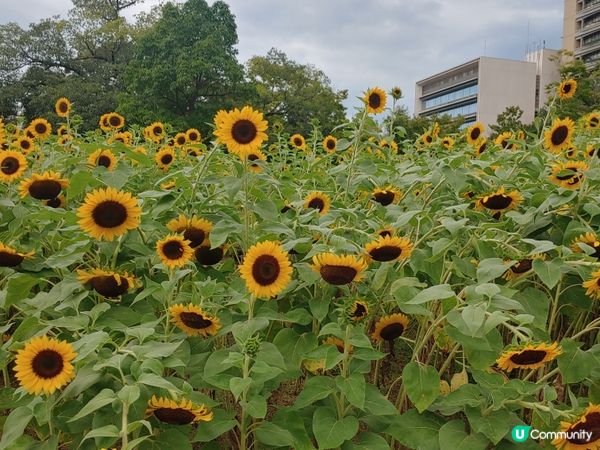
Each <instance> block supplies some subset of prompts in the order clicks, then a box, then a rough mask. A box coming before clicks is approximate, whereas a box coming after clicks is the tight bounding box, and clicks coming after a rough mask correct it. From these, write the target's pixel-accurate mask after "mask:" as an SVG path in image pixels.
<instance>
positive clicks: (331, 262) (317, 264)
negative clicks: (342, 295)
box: [311, 253, 368, 286]
mask: <svg viewBox="0 0 600 450" xmlns="http://www.w3.org/2000/svg"><path fill="white" fill-rule="evenodd" d="M311 267H312V269H313V270H314V271H315V272H319V273H320V274H321V278H323V280H325V281H326V282H327V283H329V284H333V285H336V286H339V285H342V284H348V283H351V282H353V281H360V280H361V278H362V275H363V272H364V271H365V270H366V269H367V267H368V265H367V263H366V261H365V260H364V259H363V258H361V257H356V256H353V255H342V256H338V255H334V254H333V253H319V254H318V255H315V256H313V265H312V266H311Z"/></svg>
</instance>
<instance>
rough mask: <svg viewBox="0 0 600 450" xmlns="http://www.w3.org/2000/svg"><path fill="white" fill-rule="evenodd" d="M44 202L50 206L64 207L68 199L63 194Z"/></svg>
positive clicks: (43, 201)
mask: <svg viewBox="0 0 600 450" xmlns="http://www.w3.org/2000/svg"><path fill="white" fill-rule="evenodd" d="M42 203H43V204H44V205H46V206H48V207H50V208H64V207H65V204H66V203H67V200H66V199H65V196H64V195H62V194H61V195H59V196H58V197H56V198H51V199H50V200H42Z"/></svg>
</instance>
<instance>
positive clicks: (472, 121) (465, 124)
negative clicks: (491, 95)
mask: <svg viewBox="0 0 600 450" xmlns="http://www.w3.org/2000/svg"><path fill="white" fill-rule="evenodd" d="M476 120H477V119H476V118H475V117H473V118H472V119H467V120H465V121H464V122H463V123H462V124H461V125H460V127H458V129H459V130H464V129H465V128H467V127H470V126H471V125H473V124H474V123H475V121H476Z"/></svg>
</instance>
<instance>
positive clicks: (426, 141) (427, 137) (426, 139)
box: [419, 131, 433, 147]
mask: <svg viewBox="0 0 600 450" xmlns="http://www.w3.org/2000/svg"><path fill="white" fill-rule="evenodd" d="M419 142H420V143H421V144H422V145H424V146H425V147H427V146H428V145H430V144H431V143H432V142H433V136H432V134H431V133H430V132H429V131H427V132H426V133H423V135H421V136H420V137H419Z"/></svg>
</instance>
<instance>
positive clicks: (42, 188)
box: [19, 172, 69, 200]
mask: <svg viewBox="0 0 600 450" xmlns="http://www.w3.org/2000/svg"><path fill="white" fill-rule="evenodd" d="M68 185H69V181H68V180H67V179H65V178H61V177H60V174H59V173H57V172H44V173H42V174H39V173H34V174H32V175H31V177H29V178H27V179H25V180H23V181H21V185H20V186H19V194H20V195H21V197H26V196H27V195H28V194H29V195H31V196H32V197H33V198H35V199H38V200H50V199H52V198H56V197H58V195H59V194H60V191H61V190H62V189H64V188H66V187H67V186H68Z"/></svg>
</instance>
